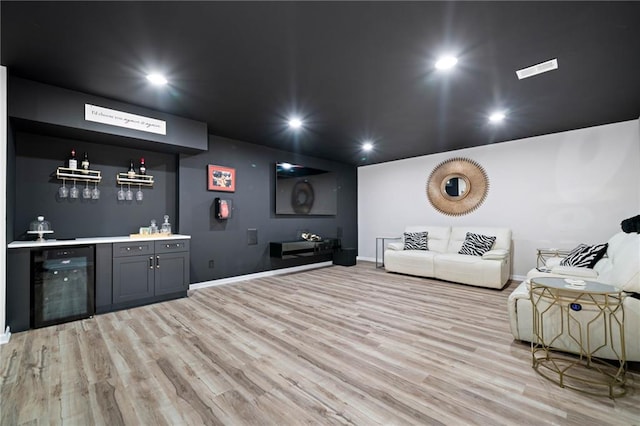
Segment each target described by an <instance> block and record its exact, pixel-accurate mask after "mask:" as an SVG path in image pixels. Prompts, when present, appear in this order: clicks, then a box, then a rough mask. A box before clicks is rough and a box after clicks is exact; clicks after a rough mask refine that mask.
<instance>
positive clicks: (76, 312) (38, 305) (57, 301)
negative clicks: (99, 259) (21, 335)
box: [31, 246, 95, 328]
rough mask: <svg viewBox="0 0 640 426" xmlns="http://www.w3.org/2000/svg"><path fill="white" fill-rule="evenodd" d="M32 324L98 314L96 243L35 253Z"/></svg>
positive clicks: (60, 321) (37, 326)
mask: <svg viewBox="0 0 640 426" xmlns="http://www.w3.org/2000/svg"><path fill="white" fill-rule="evenodd" d="M31 268H32V274H31V286H32V287H31V325H32V327H33V328H39V327H46V326H49V325H53V324H61V323H64V322H68V321H73V320H77V319H83V318H89V317H91V316H93V314H94V305H95V302H94V286H95V284H94V281H95V278H94V246H84V247H75V246H74V247H56V248H52V249H49V250H39V251H32V254H31Z"/></svg>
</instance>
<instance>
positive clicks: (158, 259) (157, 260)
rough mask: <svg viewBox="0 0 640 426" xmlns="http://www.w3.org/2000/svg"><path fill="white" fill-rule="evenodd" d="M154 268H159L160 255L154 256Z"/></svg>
mask: <svg viewBox="0 0 640 426" xmlns="http://www.w3.org/2000/svg"><path fill="white" fill-rule="evenodd" d="M156 269H160V256H156Z"/></svg>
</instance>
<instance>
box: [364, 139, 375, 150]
mask: <svg viewBox="0 0 640 426" xmlns="http://www.w3.org/2000/svg"><path fill="white" fill-rule="evenodd" d="M372 149H373V144H372V143H371V142H368V141H367V142H365V143H363V144H362V150H363V151H366V152H368V151H371V150H372Z"/></svg>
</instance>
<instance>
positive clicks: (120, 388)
mask: <svg viewBox="0 0 640 426" xmlns="http://www.w3.org/2000/svg"><path fill="white" fill-rule="evenodd" d="M515 286H516V283H512V284H511V285H510V286H509V287H508V288H506V289H504V290H502V291H496V290H490V289H483V288H474V287H470V286H464V285H458V284H452V283H445V282H438V281H435V280H428V279H422V278H415V277H409V276H403V275H396V274H389V273H385V272H384V271H383V270H381V269H375V267H374V265H373V264H372V263H369V262H361V263H359V264H358V265H357V266H354V267H342V266H334V267H327V268H322V269H316V270H311V271H307V272H302V273H296V274H290V275H282V276H277V277H271V278H263V279H255V280H251V281H246V282H242V283H237V284H231V285H226V286H220V287H212V288H207V289H201V290H197V291H192V292H191V293H190V297H188V298H185V299H180V300H175V301H171V302H166V303H161V304H156V305H151V306H146V307H141V308H136V309H130V310H126V311H120V312H115V313H110V314H105V315H98V316H96V317H95V318H92V319H88V320H85V321H77V322H74V323H68V324H63V325H60V326H54V327H48V328H44V329H39V330H31V331H28V332H24V333H17V334H14V335H13V336H12V337H11V341H10V342H9V343H8V344H6V345H3V346H0V392H1V393H0V398H1V402H0V410H1V412H0V424H1V425H2V426H6V425H23V424H29V425H47V424H65V425H94V424H95V425H108V426H114V425H121V424H127V425H154V426H155V425H158V426H159V425H200V424H208V425H222V424H225V425H303V424H318V425H325V424H348V425H403V424H420V425H431V424H450V425H462V424H481V425H500V424H507V425H523V424H532V425H533V424H535V425H541V424H559V425H634V424H635V425H638V424H640V375H639V374H637V373H629V375H628V376H629V384H630V386H631V388H630V389H629V391H628V394H627V395H626V396H624V397H622V398H619V399H616V400H611V399H609V398H607V397H594V396H589V395H585V394H581V393H578V392H575V391H572V390H569V389H562V388H560V387H558V386H557V385H555V384H553V383H551V382H549V381H547V380H545V379H544V378H542V377H540V376H539V375H538V374H537V373H536V372H535V371H534V370H533V369H532V368H531V359H530V358H531V355H530V348H529V346H528V345H527V344H524V343H520V342H514V341H513V338H512V336H511V333H510V332H509V326H508V318H507V308H506V303H507V297H508V295H509V293H510V292H511V291H512V290H513V288H515Z"/></svg>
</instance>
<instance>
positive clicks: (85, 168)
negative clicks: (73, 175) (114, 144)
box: [80, 152, 89, 174]
mask: <svg viewBox="0 0 640 426" xmlns="http://www.w3.org/2000/svg"><path fill="white" fill-rule="evenodd" d="M80 166H81V167H82V173H84V174H87V173H89V154H87V153H86V152H85V153H84V156H83V157H82V163H80Z"/></svg>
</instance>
